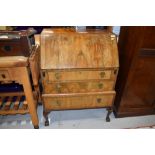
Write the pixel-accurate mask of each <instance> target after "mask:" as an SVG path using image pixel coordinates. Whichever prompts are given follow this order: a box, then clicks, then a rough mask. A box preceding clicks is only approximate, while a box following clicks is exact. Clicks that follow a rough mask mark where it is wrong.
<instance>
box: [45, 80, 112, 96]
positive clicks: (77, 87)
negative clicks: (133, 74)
mask: <svg viewBox="0 0 155 155" xmlns="http://www.w3.org/2000/svg"><path fill="white" fill-rule="evenodd" d="M113 89H114V81H112V80H105V81H97V82H96V81H95V82H64V83H47V82H45V81H43V92H44V93H45V94H49V93H51V94H57V93H85V92H101V91H111V90H113Z"/></svg>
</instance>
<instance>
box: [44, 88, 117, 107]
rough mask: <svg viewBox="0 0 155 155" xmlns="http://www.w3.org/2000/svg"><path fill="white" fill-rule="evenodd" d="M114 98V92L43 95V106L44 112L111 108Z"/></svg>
mask: <svg viewBox="0 0 155 155" xmlns="http://www.w3.org/2000/svg"><path fill="white" fill-rule="evenodd" d="M114 97H115V92H114V91H109V92H105V93H101V92H100V93H81V94H63V95H47V94H44V95H43V104H44V108H45V110H63V109H84V108H101V107H111V106H112V105H113V100H114Z"/></svg>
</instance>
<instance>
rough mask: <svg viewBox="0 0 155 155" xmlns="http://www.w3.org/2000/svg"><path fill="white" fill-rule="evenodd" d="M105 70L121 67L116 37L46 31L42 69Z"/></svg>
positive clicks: (96, 33)
mask: <svg viewBox="0 0 155 155" xmlns="http://www.w3.org/2000/svg"><path fill="white" fill-rule="evenodd" d="M105 67H109V68H112V67H118V51H117V42H116V37H115V35H114V34H112V33H110V32H107V31H88V32H82V33H80V32H75V31H73V30H68V29H67V30H65V29H44V30H43V32H42V33H41V69H71V68H79V69H82V68H94V69H95V68H105Z"/></svg>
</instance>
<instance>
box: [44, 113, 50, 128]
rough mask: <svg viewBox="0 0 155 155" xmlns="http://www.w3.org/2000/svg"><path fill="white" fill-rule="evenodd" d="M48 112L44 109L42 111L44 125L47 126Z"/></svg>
mask: <svg viewBox="0 0 155 155" xmlns="http://www.w3.org/2000/svg"><path fill="white" fill-rule="evenodd" d="M49 113H50V112H47V111H44V112H43V115H44V118H45V126H49V120H48V114H49Z"/></svg>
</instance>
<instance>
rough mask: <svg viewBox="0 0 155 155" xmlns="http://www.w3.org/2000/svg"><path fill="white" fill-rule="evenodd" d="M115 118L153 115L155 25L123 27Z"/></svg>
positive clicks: (154, 97) (154, 93)
mask: <svg viewBox="0 0 155 155" xmlns="http://www.w3.org/2000/svg"><path fill="white" fill-rule="evenodd" d="M118 48H119V58H120V70H119V73H118V79H117V83H116V92H117V95H116V99H115V115H116V117H124V116H137V115H148V114H155V27H147V26H146V27H143V26H141V27H122V28H121V32H120V37H119V42H118Z"/></svg>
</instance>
